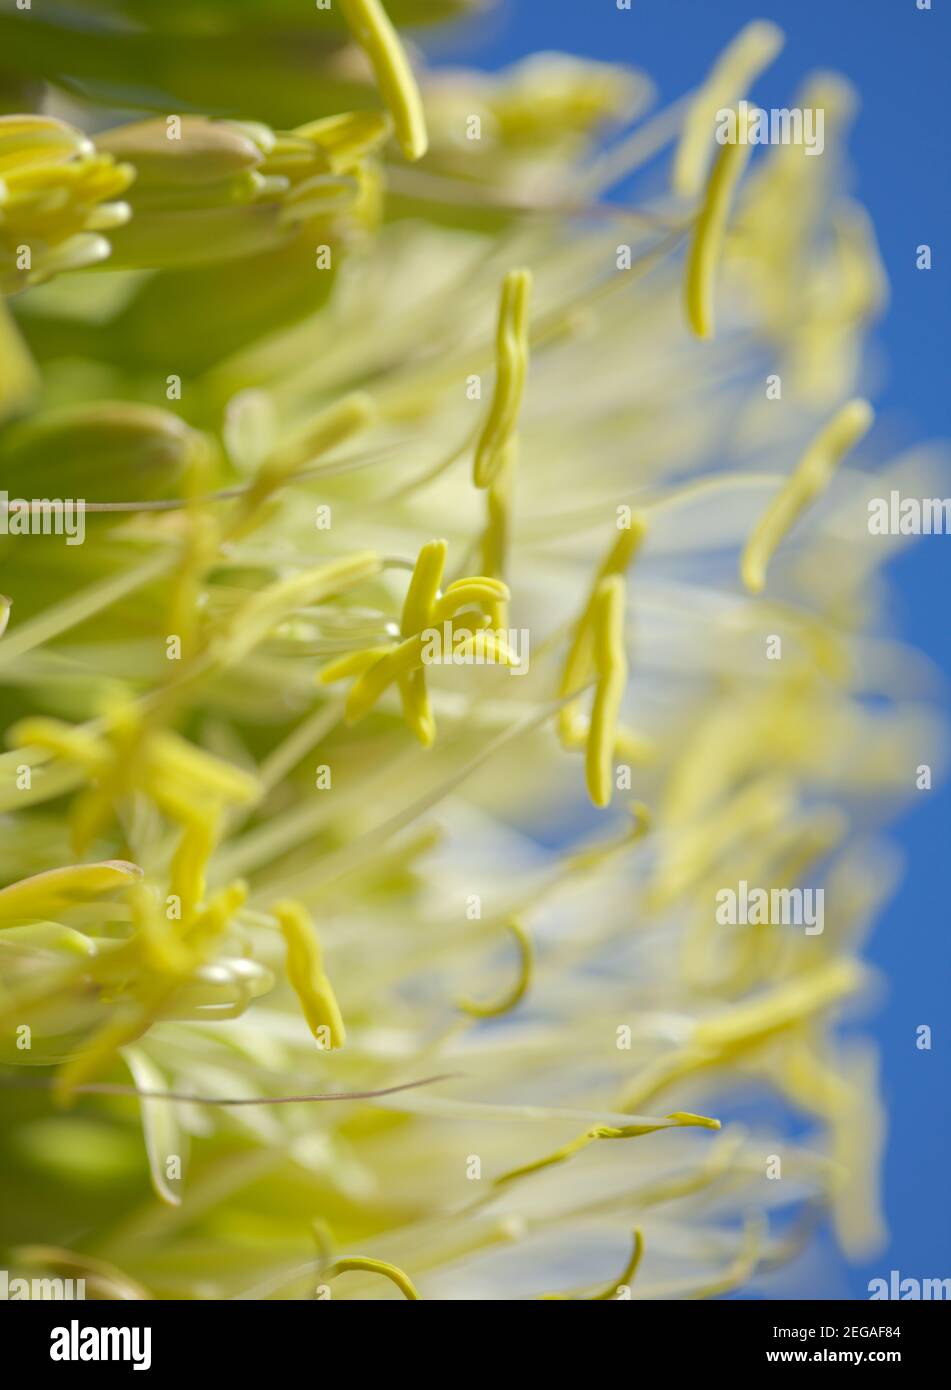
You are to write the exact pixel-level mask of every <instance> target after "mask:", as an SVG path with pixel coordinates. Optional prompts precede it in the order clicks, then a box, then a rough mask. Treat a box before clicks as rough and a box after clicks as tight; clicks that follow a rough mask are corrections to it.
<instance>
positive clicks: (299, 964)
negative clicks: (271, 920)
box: [273, 900, 346, 1048]
mask: <svg viewBox="0 0 951 1390" xmlns="http://www.w3.org/2000/svg"><path fill="white" fill-rule="evenodd" d="M273 911H274V916H275V917H276V918H277V923H278V926H279V927H280V929H281V934H282V935H283V937H284V940H285V942H286V943H287V978H288V979H289V980H290V982H291V985H292V987H293V989H294V993H295V994H296V995H297V997H298V999H299V1000H300V1004H301V1008H302V1009H303V1012H304V1017H305V1018H306V1019H307V1023H308V1026H309V1028H310V1031H311V1032H312V1033H313V1035H314V1037H315V1038H316V1039H317V1041H318V1043H320V1045H321V1046H322V1047H325V1048H334V1047H343V1045H344V1042H345V1041H346V1030H345V1028H344V1025H343V1017H342V1016H341V1013H340V1007H339V1005H338V1004H337V999H336V995H335V994H334V991H333V986H332V985H331V983H330V980H329V979H328V978H327V976H326V974H325V973H324V967H323V953H322V952H321V949H320V942H319V940H318V938H317V932H316V931H315V929H314V924H313V923H312V922H311V920H310V917H309V916H308V914H307V912H306V911H305V910H304V908H303V907H301V905H300V903H296V902H292V901H290V900H286V901H283V902H279V903H277V904H275V906H274V909H273Z"/></svg>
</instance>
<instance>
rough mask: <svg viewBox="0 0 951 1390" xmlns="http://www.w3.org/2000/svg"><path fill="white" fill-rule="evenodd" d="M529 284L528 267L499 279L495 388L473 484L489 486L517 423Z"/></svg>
mask: <svg viewBox="0 0 951 1390" xmlns="http://www.w3.org/2000/svg"><path fill="white" fill-rule="evenodd" d="M531 286H532V276H531V271H528V270H510V271H509V273H508V274H507V275H506V277H505V279H504V280H503V282H502V297H501V300H500V302H499V321H498V328H497V330H496V338H495V390H494V392H493V394H492V403H491V405H490V406H489V413H488V415H487V416H486V419H485V424H484V425H483V426H482V433H481V434H480V435H479V439H478V443H477V444H476V450H475V467H474V471H473V480H474V482H475V485H476V487H490V486H491V484H492V483H493V482H494V481H495V479H496V478H497V477H498V475H499V473H500V472H501V470H502V468H503V466H504V464H505V463H506V461H507V451H508V447H509V445H510V443H511V441H512V439H513V436H514V434H515V428H516V426H517V424H518V413H519V410H520V408H521V404H522V394H523V392H524V389H525V377H526V374H527V372H528V301H529V295H530V293H531Z"/></svg>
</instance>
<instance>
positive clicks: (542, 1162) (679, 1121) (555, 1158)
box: [493, 1110, 720, 1187]
mask: <svg viewBox="0 0 951 1390" xmlns="http://www.w3.org/2000/svg"><path fill="white" fill-rule="evenodd" d="M683 1128H699V1129H719V1128H720V1121H719V1120H713V1119H710V1117H709V1116H707V1115H691V1114H690V1113H689V1112H688V1111H685V1110H675V1111H674V1113H673V1114H672V1115H666V1116H665V1117H664V1119H662V1120H645V1121H644V1122H643V1123H638V1124H630V1125H622V1126H614V1125H594V1126H593V1127H592V1128H591V1129H586V1130H585V1132H584V1134H579V1136H578V1138H577V1139H572V1140H571V1141H570V1142H569V1143H567V1144H563V1145H562V1147H561V1148H560V1149H556V1150H555V1151H554V1153H550V1154H546V1155H545V1157H544V1158H538V1159H536V1160H535V1162H534V1163H526V1164H524V1165H523V1166H522V1167H521V1168H512V1169H511V1170H510V1171H509V1172H507V1173H503V1174H502V1176H501V1177H498V1178H496V1179H495V1181H494V1183H493V1186H494V1187H503V1186H504V1185H506V1184H507V1183H510V1182H514V1181H515V1180H516V1179H517V1178H524V1177H527V1176H528V1175H529V1173H537V1172H539V1171H540V1170H541V1169H543V1168H551V1167H553V1166H554V1165H555V1164H557V1163H565V1162H566V1161H567V1160H568V1159H569V1158H573V1157H574V1156H575V1154H576V1153H580V1151H581V1150H582V1149H584V1148H586V1147H587V1146H588V1144H590V1143H592V1142H593V1141H594V1140H596V1139H637V1138H640V1137H641V1135H644V1134H656V1133H657V1132H658V1130H662V1129H683Z"/></svg>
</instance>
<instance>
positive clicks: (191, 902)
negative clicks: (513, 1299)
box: [169, 814, 215, 925]
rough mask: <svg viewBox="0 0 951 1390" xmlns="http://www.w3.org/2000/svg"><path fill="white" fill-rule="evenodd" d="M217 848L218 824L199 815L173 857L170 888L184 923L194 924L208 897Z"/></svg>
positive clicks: (188, 825) (183, 834)
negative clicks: (209, 869) (209, 871)
mask: <svg viewBox="0 0 951 1390" xmlns="http://www.w3.org/2000/svg"><path fill="white" fill-rule="evenodd" d="M214 847H215V825H214V822H213V820H212V819H211V818H210V817H208V816H205V815H201V814H195V815H193V818H192V819H191V821H190V822H189V823H188V824H187V825H186V826H185V829H184V830H183V831H182V837H181V839H180V840H179V843H178V848H177V849H176V851H175V854H174V856H173V858H172V866H171V873H170V876H169V886H170V891H171V893H172V894H173V895H174V896H175V897H177V898H179V899H180V901H181V905H182V922H183V923H185V924H186V925H187V924H189V923H190V922H191V921H192V918H193V917H194V915H195V913H196V912H197V910H198V908H199V907H200V906H201V904H202V902H203V901H204V897H205V871H206V869H207V867H208V860H209V859H210V858H211V855H212V852H213V850H214Z"/></svg>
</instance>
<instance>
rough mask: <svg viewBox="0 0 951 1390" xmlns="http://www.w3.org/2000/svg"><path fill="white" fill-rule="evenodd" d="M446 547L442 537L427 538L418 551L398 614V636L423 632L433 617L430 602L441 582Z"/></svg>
mask: <svg viewBox="0 0 951 1390" xmlns="http://www.w3.org/2000/svg"><path fill="white" fill-rule="evenodd" d="M448 549H449V547H448V546H447V545H446V542H445V541H428V542H427V543H426V544H425V545H424V546H423V547H422V549H421V550H420V552H419V554H418V555H417V557H416V564H415V566H414V568H413V575H412V578H411V579H410V581H409V587H408V588H407V590H406V598H405V599H404V600H403V612H402V614H401V616H400V634H401V636H403V637H412V636H413V634H414V633H416V632H422V630H423V628H424V627H428V626H430V625H431V624H432V623H433V622H434V621H436V620H435V619H434V616H433V605H434V604H435V602H436V595H437V594H438V592H439V585H440V584H441V583H442V576H443V570H444V569H445V568H446V554H447V552H448ZM457 582H458V581H457ZM454 587H455V586H454V585H452V584H450V586H449V588H450V590H451V589H453V588H454Z"/></svg>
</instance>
